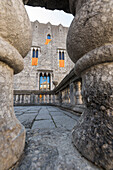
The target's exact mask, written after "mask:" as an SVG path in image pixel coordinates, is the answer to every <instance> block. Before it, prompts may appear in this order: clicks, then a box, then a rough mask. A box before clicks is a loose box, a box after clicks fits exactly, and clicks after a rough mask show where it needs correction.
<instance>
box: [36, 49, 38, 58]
mask: <svg viewBox="0 0 113 170" xmlns="http://www.w3.org/2000/svg"><path fill="white" fill-rule="evenodd" d="M36 58H38V49H37V50H36Z"/></svg>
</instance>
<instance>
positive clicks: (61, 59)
mask: <svg viewBox="0 0 113 170" xmlns="http://www.w3.org/2000/svg"><path fill="white" fill-rule="evenodd" d="M64 66H65V58H64V51H59V67H64Z"/></svg>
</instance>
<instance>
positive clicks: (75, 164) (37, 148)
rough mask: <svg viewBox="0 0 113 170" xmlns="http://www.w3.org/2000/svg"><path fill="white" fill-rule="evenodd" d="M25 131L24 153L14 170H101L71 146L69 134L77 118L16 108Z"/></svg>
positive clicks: (49, 109)
mask: <svg viewBox="0 0 113 170" xmlns="http://www.w3.org/2000/svg"><path fill="white" fill-rule="evenodd" d="M15 114H16V116H17V118H18V119H19V120H20V122H21V123H22V124H23V125H24V126H25V128H26V134H27V137H26V146H25V150H24V153H23V155H22V157H21V159H20V160H19V162H18V163H17V164H16V165H15V167H14V168H12V169H14V170H100V168H97V167H96V166H94V165H93V164H91V163H90V162H89V161H87V160H86V159H84V158H83V157H82V156H81V155H80V153H79V152H78V151H77V150H76V148H75V147H74V146H73V143H72V140H71V131H72V128H73V127H74V125H75V124H76V123H77V121H78V120H79V116H76V115H73V114H72V113H70V112H67V111H64V110H61V109H59V108H57V107H52V106H32V107H31V106H29V107H15Z"/></svg>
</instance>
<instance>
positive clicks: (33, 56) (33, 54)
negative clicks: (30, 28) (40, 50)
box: [32, 49, 35, 58]
mask: <svg viewBox="0 0 113 170" xmlns="http://www.w3.org/2000/svg"><path fill="white" fill-rule="evenodd" d="M32 58H35V49H33V53H32Z"/></svg>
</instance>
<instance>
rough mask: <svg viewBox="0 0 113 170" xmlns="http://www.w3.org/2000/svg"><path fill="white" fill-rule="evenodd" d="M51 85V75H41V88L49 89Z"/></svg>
mask: <svg viewBox="0 0 113 170" xmlns="http://www.w3.org/2000/svg"><path fill="white" fill-rule="evenodd" d="M49 87H50V76H47V77H46V76H44V77H42V76H40V90H49Z"/></svg>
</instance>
